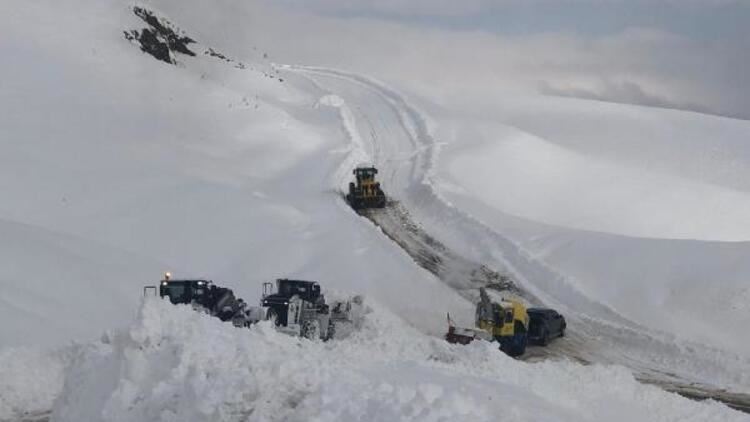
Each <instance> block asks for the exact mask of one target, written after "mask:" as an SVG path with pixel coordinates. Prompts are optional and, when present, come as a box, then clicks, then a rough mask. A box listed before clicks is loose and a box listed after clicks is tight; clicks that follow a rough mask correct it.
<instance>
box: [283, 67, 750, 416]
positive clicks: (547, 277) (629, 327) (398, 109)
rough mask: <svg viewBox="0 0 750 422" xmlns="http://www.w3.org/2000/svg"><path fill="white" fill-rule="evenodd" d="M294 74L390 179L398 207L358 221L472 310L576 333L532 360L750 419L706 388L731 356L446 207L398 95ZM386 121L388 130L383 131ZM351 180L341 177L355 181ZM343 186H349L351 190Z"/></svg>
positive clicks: (416, 117) (747, 403)
mask: <svg viewBox="0 0 750 422" xmlns="http://www.w3.org/2000/svg"><path fill="white" fill-rule="evenodd" d="M287 70H289V71H290V72H292V73H294V74H297V75H300V76H302V77H303V78H306V79H308V80H309V81H310V82H311V83H312V84H313V85H315V86H316V87H318V88H319V89H320V90H321V91H322V92H324V93H330V94H335V95H337V96H340V97H341V98H342V99H343V100H344V103H346V104H353V106H350V105H347V107H349V110H348V111H349V113H348V114H349V116H348V118H347V119H345V118H344V117H343V115H342V126H343V127H344V129H345V132H347V133H348V134H349V136H350V140H351V143H352V148H353V149H352V151H353V152H354V153H355V154H358V155H359V156H369V157H370V159H371V162H372V163H373V164H374V165H376V166H377V167H378V168H380V169H381V170H382V174H383V175H384V176H385V177H384V180H383V182H384V185H383V186H384V190H385V191H386V194H387V195H388V196H389V198H390V199H389V201H388V203H387V205H386V207H385V208H383V209H368V210H360V211H359V212H358V213H359V214H360V215H361V216H362V217H364V218H366V219H367V220H369V221H370V222H371V223H372V224H374V225H376V226H377V227H379V228H380V229H381V230H382V232H383V234H384V235H385V236H387V237H388V238H389V239H391V240H392V241H393V242H394V243H395V244H396V245H398V246H399V247H400V248H401V249H403V250H404V251H405V252H406V253H407V254H409V256H411V258H412V259H413V260H414V261H415V263H416V264H417V265H419V266H421V267H422V268H424V269H425V270H426V271H428V272H430V273H432V274H433V275H434V276H435V277H436V278H438V279H440V280H441V281H443V282H444V283H446V284H447V285H448V286H450V287H452V288H454V289H455V290H456V291H457V292H458V293H459V294H460V295H461V296H463V297H464V298H466V299H468V300H470V301H472V302H474V301H476V300H477V298H478V288H479V287H489V288H491V289H493V290H494V291H496V292H497V294H500V295H502V294H513V295H515V296H518V297H521V298H523V299H524V300H526V301H527V302H528V303H530V304H532V305H535V306H537V305H542V306H544V305H547V306H550V305H551V306H553V307H558V306H560V307H561V308H562V309H563V311H564V312H565V313H566V319H567V320H568V323H569V324H568V327H569V330H568V331H567V332H566V336H565V337H564V338H560V339H557V340H555V341H553V342H552V344H550V346H548V347H530V348H529V349H528V351H527V353H526V355H524V356H523V359H524V360H526V361H529V362H535V361H541V360H546V359H565V360H572V361H576V362H580V363H582V364H592V363H602V364H617V365H622V366H625V367H627V368H629V369H631V370H632V372H633V374H634V376H635V377H636V378H637V379H638V380H640V381H642V382H644V383H649V384H653V385H656V386H659V387H661V388H663V389H665V390H668V391H673V392H676V393H679V394H681V395H683V396H685V397H689V398H691V399H695V400H705V399H713V400H717V401H720V402H723V403H726V404H727V405H729V406H731V407H733V408H735V409H738V410H742V411H748V408H750V395H746V394H738V393H734V392H730V391H727V390H726V389H723V388H721V387H717V386H715V385H709V384H704V383H701V382H700V380H701V379H711V376H710V374H712V373H715V372H721V371H725V367H724V364H723V362H722V359H723V358H724V356H722V357H721V358H719V357H718V356H721V355H717V351H715V350H713V349H705V350H703V349H701V347H702V346H701V345H695V344H690V345H689V347H683V346H681V345H678V344H675V343H674V342H671V341H666V340H663V337H664V336H663V333H657V332H653V331H651V330H649V329H647V328H645V327H642V326H639V325H638V324H635V323H633V322H632V321H630V320H628V319H626V318H623V317H622V316H621V315H619V314H617V312H615V311H614V310H612V309H610V308H608V307H607V306H606V305H604V304H601V303H598V302H596V301H593V300H591V299H589V298H587V297H585V296H583V295H582V294H581V293H580V292H578V291H576V290H575V289H574V288H571V286H570V284H568V283H567V282H566V280H565V276H564V275H562V274H559V273H557V272H556V270H555V269H554V268H551V267H549V266H548V265H547V264H546V263H544V262H541V261H539V260H537V259H535V258H534V256H533V255H532V254H529V253H527V252H525V251H524V250H522V249H521V248H520V247H519V246H518V245H517V244H515V242H513V241H512V240H511V239H509V238H507V237H505V236H504V235H503V234H501V233H495V232H493V231H492V230H490V229H489V228H488V227H486V226H485V225H483V224H482V223H481V222H479V221H477V220H474V219H473V218H472V217H471V216H469V215H466V214H464V213H463V212H462V211H460V210H457V209H455V208H454V207H452V206H450V205H448V204H446V203H445V202H444V201H443V200H442V199H441V197H440V195H439V194H438V193H437V192H435V191H434V189H433V187H432V185H431V183H430V180H429V179H430V177H431V175H432V172H433V166H434V165H435V164H434V163H435V162H436V157H437V153H438V151H439V145H438V143H436V142H435V141H434V139H432V137H431V136H430V134H429V131H428V129H427V123H426V119H425V118H424V117H423V116H421V115H420V114H419V112H418V111H417V110H416V109H414V108H413V107H412V106H410V105H409V104H408V103H407V102H406V100H404V99H403V98H402V97H401V96H399V94H398V93H396V92H395V91H392V90H391V89H390V88H388V87H386V86H384V85H383V84H381V83H379V82H374V81H372V80H370V79H367V78H365V77H362V76H359V75H356V74H350V73H347V72H342V71H339V70H334V69H324V68H308V67H287ZM377 103H380V104H379V105H375V104H377ZM385 121H388V123H387V124H385V126H384V123H383V122H385ZM343 165H344V166H346V165H348V164H347V163H343ZM350 171H351V170H350V169H346V170H345V171H341V172H340V173H341V174H342V175H348V172H350ZM340 182H341V184H342V186H343V184H345V183H346V182H348V180H345V179H342V180H341V181H340ZM394 198H397V199H398V200H395V199H394ZM435 227H439V228H440V230H438V231H439V232H440V234H441V236H443V235H445V233H443V232H445V231H446V230H448V231H449V232H450V234H451V235H452V236H463V238H471V239H472V242H474V243H476V244H477V245H478V246H479V248H480V249H482V250H484V251H489V253H488V254H484V255H482V256H481V259H476V258H474V259H470V258H468V257H467V255H466V254H462V253H459V252H458V251H459V250H462V249H461V246H459V247H458V248H456V246H455V245H454V246H448V245H447V244H446V243H445V242H442V241H440V240H439V239H438V237H437V236H435V235H433V234H432V233H431V230H430V228H435ZM453 243H455V242H453ZM570 303H576V304H577V305H583V306H582V307H580V306H578V307H577V308H572V307H570V306H567V304H570ZM696 349H701V350H703V351H704V352H706V353H699V352H696V351H695V350H696ZM663 356H669V357H679V359H675V360H674V361H676V362H693V361H696V362H698V363H699V365H696V367H700V368H702V369H701V371H702V372H699V373H695V372H694V370H695V369H694V368H692V366H693V365H691V368H685V367H684V365H681V366H680V365H677V364H674V363H669V362H667V363H665V361H664V360H662V358H661V357H663ZM726 357H727V358H732V359H735V363H737V364H738V365H739V367H748V365H750V363H749V362H748V361H746V360H742V359H743V358H742V357H736V356H726Z"/></svg>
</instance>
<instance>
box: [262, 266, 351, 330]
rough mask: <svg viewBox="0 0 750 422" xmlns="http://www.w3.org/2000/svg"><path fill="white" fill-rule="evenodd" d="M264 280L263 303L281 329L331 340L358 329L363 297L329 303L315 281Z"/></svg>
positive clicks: (267, 315) (270, 318)
mask: <svg viewBox="0 0 750 422" xmlns="http://www.w3.org/2000/svg"><path fill="white" fill-rule="evenodd" d="M272 289H273V285H272V284H271V283H263V298H262V299H261V305H262V306H263V307H265V308H268V311H267V313H266V319H269V320H272V321H274V323H275V324H276V327H277V329H279V330H280V331H283V332H286V333H289V334H292V335H298V336H302V337H305V338H308V339H311V340H315V339H322V340H330V339H332V338H334V336H336V335H337V333H338V334H339V336H341V335H343V334H346V333H348V332H349V331H350V330H352V329H353V328H356V325H358V321H359V319H360V317H361V314H362V310H363V307H362V303H363V300H362V297H361V296H354V297H353V298H352V299H350V300H346V301H336V302H333V303H331V304H330V306H329V305H328V304H327V303H326V300H325V296H324V295H323V294H322V293H321V292H320V285H319V284H318V283H317V282H315V281H306V280H289V279H286V278H283V279H278V280H276V291H275V292H272Z"/></svg>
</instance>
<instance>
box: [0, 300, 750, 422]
mask: <svg viewBox="0 0 750 422" xmlns="http://www.w3.org/2000/svg"><path fill="white" fill-rule="evenodd" d="M3 358H5V356H3ZM67 360H68V361H69V362H70V365H69V366H68V367H67V368H66V369H65V371H64V374H65V377H64V379H65V383H64V386H62V388H61V391H60V394H59V397H58V398H57V400H56V401H55V403H54V409H53V412H52V415H51V419H52V420H54V421H60V422H65V421H81V420H97V421H146V420H160V421H204V420H220V421H241V420H251V421H255V420H257V421H268V420H320V421H324V420H362V421H381V420H409V419H416V420H426V421H430V420H434V421H449V420H479V421H485V420H486V421H490V420H497V418H498V417H499V416H501V415H502V417H507V418H509V419H510V420H556V421H598V420H603V419H606V420H619V421H632V420H650V421H673V420H689V421H709V420H716V419H717V418H720V419H722V420H726V421H739V420H746V419H747V418H746V417H745V416H744V415H742V414H741V413H737V412H735V411H732V410H730V409H728V408H726V407H724V406H722V405H720V404H717V403H711V402H700V403H699V402H694V401H690V400H688V399H684V398H682V397H680V396H677V395H674V394H670V393H666V392H664V391H662V390H660V389H658V388H656V387H651V386H645V385H642V384H640V383H638V382H637V381H635V379H634V378H633V377H632V375H630V373H629V372H628V371H627V370H625V369H624V368H620V367H614V366H600V365H593V366H588V367H586V366H582V365H580V364H576V363H572V362H557V363H552V362H544V363H537V364H527V363H523V362H519V361H516V360H513V359H511V358H508V357H507V356H505V355H504V354H503V353H500V352H499V351H497V350H496V347H495V346H494V345H492V344H489V343H480V342H477V343H473V344H471V345H469V346H466V347H463V346H455V345H449V344H447V343H445V342H443V341H442V340H439V339H435V338H432V337H429V336H425V335H424V334H422V333H420V332H419V331H417V330H414V329H412V328H410V327H408V325H406V324H404V322H403V321H402V320H400V319H399V318H398V317H396V316H395V315H393V314H391V313H390V312H388V311H387V310H386V309H385V308H383V307H381V306H379V305H377V304H375V305H373V306H372V309H371V312H370V313H368V314H367V315H366V317H365V322H364V324H363V328H362V330H361V331H359V332H357V333H355V334H354V335H352V336H350V337H348V338H346V339H342V340H336V341H331V342H327V343H323V342H312V341H308V340H304V339H300V338H294V337H289V336H286V335H284V334H281V333H278V332H276V331H275V330H274V329H273V328H272V327H271V326H270V325H269V324H268V323H261V324H258V325H256V326H254V327H252V328H251V329H240V328H235V327H233V326H232V325H231V324H226V323H222V322H220V321H219V320H217V319H215V318H211V317H210V316H208V315H205V314H202V313H198V312H194V311H193V310H192V309H190V308H189V307H188V306H173V305H171V304H169V303H168V302H166V301H161V300H156V299H154V300H147V301H145V302H144V303H143V304H142V305H141V307H140V310H139V313H138V316H137V318H136V319H135V321H134V322H133V323H132V325H131V326H130V327H129V328H128V329H124V330H120V331H115V332H111V333H109V334H107V335H106V336H104V337H103V338H102V340H101V341H100V342H96V343H92V344H89V345H86V346H85V347H79V348H77V349H76V350H75V352H72V353H71V356H70V357H68V358H67ZM46 369H48V370H49V373H48V374H44V373H42V372H41V371H40V372H31V373H29V374H28V375H27V377H26V379H25V380H24V381H23V382H20V383H19V384H18V385H19V386H21V387H22V386H26V385H34V383H36V382H39V381H41V380H44V379H47V378H48V377H50V376H52V377H53V379H60V376H61V374H62V370H61V369H60V368H59V367H58V368H50V367H49V365H48V366H47V367H46ZM15 381H18V380H15ZM7 382H8V381H7V380H6V378H5V377H3V379H2V381H1V382H0V391H6V390H3V388H7V386H6V385H5V384H6V383H7ZM573 386H575V388H573ZM60 387H61V385H60V384H58V383H52V384H49V385H47V391H46V394H43V395H39V396H38V398H37V399H38V400H39V401H41V402H47V403H49V402H50V398H51V396H54V394H53V393H55V390H56V389H58V388H60ZM32 393H36V392H35V391H32V390H31V389H29V390H28V394H32ZM0 403H1V402H0ZM0 409H3V408H2V407H0ZM12 415H13V414H12V413H8V411H7V409H5V413H0V419H3V418H8V417H9V416H12Z"/></svg>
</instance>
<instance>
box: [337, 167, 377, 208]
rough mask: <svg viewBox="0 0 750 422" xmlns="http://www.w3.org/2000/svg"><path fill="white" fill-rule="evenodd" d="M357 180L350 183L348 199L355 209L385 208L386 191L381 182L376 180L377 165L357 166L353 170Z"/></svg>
mask: <svg viewBox="0 0 750 422" xmlns="http://www.w3.org/2000/svg"><path fill="white" fill-rule="evenodd" d="M352 173H353V174H354V178H355V182H356V183H355V182H350V183H349V193H348V194H347V195H346V199H347V201H348V202H349V204H350V205H351V206H352V207H353V208H354V209H364V208H384V207H385V205H386V198H385V193H384V192H383V190H382V189H381V188H380V183H379V182H377V181H375V175H376V174H378V170H377V169H376V168H375V167H357V168H355V169H354V171H353V172H352Z"/></svg>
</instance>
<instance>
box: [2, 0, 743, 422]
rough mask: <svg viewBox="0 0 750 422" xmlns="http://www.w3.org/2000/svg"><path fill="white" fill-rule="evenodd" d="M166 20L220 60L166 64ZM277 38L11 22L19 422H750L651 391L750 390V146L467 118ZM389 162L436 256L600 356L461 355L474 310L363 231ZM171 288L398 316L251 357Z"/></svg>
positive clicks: (198, 51)
mask: <svg viewBox="0 0 750 422" xmlns="http://www.w3.org/2000/svg"><path fill="white" fill-rule="evenodd" d="M134 7H137V8H136V9H134ZM141 7H142V8H143V9H139V8H141ZM138 10H149V11H152V12H153V16H157V17H159V18H158V20H157V22H158V23H159V25H164V26H165V27H167V28H170V30H174V31H175V33H176V34H180V35H181V36H187V37H190V38H191V40H193V41H194V42H191V43H188V44H187V48H188V49H189V51H190V52H192V53H193V54H194V55H191V54H186V53H185V52H184V51H183V52H181V51H179V50H175V49H172V50H171V51H167V55H166V56H162V59H161V60H159V59H157V58H155V57H154V56H152V55H150V54H149V53H148V52H144V51H142V48H141V47H142V46H144V44H143V38H140V42H139V37H141V35H142V34H143V33H144V32H143V31H144V30H147V32H148V31H154V30H156V29H155V27H154V21H150V20H149V18H148V17H145V16H152V15H150V14H149V15H144V14H143V13H140V14H139V13H134V11H138ZM259 10H265V9H264V8H262V7H260V6H258V5H257V4H255V3H253V2H249V3H242V2H231V1H221V2H217V3H215V4H207V3H203V2H196V1H189V2H185V1H179V2H178V1H170V0H158V1H157V0H154V1H148V2H139V3H138V4H134V3H131V2H128V1H120V0H113V1H108V2H94V1H90V0H75V1H73V2H65V3H64V4H63V3H61V2H53V1H39V2H34V3H28V2H23V1H9V2H4V3H3V4H0V24H1V25H2V27H3V36H2V38H0V54H2V56H3V57H5V58H6V60H5V61H4V65H3V66H2V67H0V78H1V79H0V80H2V81H3V82H2V85H1V86H0V127H2V132H1V135H0V164H1V165H0V186H1V187H2V192H3V194H4V195H3V201H2V203H0V317H2V318H3V321H4V322H5V323H4V324H3V325H2V327H0V363H1V365H0V368H1V369H0V420H16V419H18V418H22V417H26V418H29V417H36V418H40V419H46V418H48V417H51V418H52V420H60V421H74V420H76V421H80V420H113V421H114V420H118V421H119V420H122V421H125V420H181V421H184V420H196V421H198V420H206V419H216V420H275V419H278V420H309V419H316V420H344V419H360V420H401V419H417V420H460V419H469V418H472V419H478V420H490V419H495V418H496V417H497V415H498V414H502V415H513V416H512V418H515V419H518V420H601V419H608V420H634V419H643V420H683V419H691V420H717V419H722V420H725V419H726V420H747V418H746V417H745V416H746V415H743V414H741V413H738V412H735V411H733V410H730V409H729V408H727V407H725V406H723V405H721V404H718V403H713V402H706V403H696V402H691V401H689V400H687V399H684V398H681V397H679V396H677V395H674V394H671V393H667V392H665V391H662V390H660V389H658V388H656V387H652V386H646V385H643V384H640V383H638V382H637V381H635V378H634V375H633V374H631V371H635V374H636V375H638V376H639V377H641V376H642V375H643V374H644V373H646V372H649V371H652V372H658V371H670V373H671V374H672V375H673V376H674V377H675V378H677V379H679V380H680V381H683V382H695V383H697V384H700V385H707V386H710V387H713V388H727V389H729V391H731V392H740V393H741V392H743V391H744V392H746V391H747V390H749V389H750V378H748V375H747V374H748V373H750V371H749V370H748V369H749V368H750V343H749V342H748V340H747V339H746V338H744V337H743V333H744V327H746V326H747V324H748V323H750V319H748V312H747V311H748V305H747V302H748V299H750V290H748V287H747V284H746V283H745V282H744V278H745V277H746V275H748V274H750V267H748V266H747V265H746V264H744V261H743V260H742V257H743V256H744V255H745V253H744V252H745V250H746V249H747V248H748V246H747V243H746V242H745V241H746V240H748V235H750V233H748V232H747V228H746V227H745V225H744V224H743V218H742V217H743V216H744V215H745V214H746V213H745V210H746V209H747V207H748V198H747V188H748V186H746V185H747V183H746V182H745V180H746V178H745V177H744V176H745V173H746V172H747V170H746V169H747V168H748V166H747V165H746V164H747V163H746V161H747V159H746V158H748V157H749V156H748V154H749V152H748V151H750V149H748V148H747V147H746V146H745V145H744V141H745V140H746V139H747V135H748V133H749V132H750V124H748V123H747V122H746V121H741V120H733V119H726V118H717V117H708V116H704V115H700V114H696V113H692V112H681V111H665V110H659V109H654V108H646V107H639V106H624V105H612V104H607V103H601V102H597V101H590V100H575V99H560V98H550V97H538V96H518V97H507V98H499V99H492V98H491V99H483V100H482V102H481V104H482V105H481V106H479V105H476V104H475V105H472V104H463V103H460V104H459V103H456V104H454V105H446V104H445V102H444V101H442V100H441V101H440V105H438V102H436V101H433V100H431V99H430V98H428V97H425V96H424V95H420V96H419V97H416V96H415V97H414V98H411V97H409V95H408V92H400V91H401V90H403V89H404V88H406V89H408V87H403V86H400V87H399V90H396V89H393V88H390V87H389V86H388V85H386V84H384V83H381V82H376V81H375V80H374V79H372V77H373V76H374V77H377V76H378V75H359V74H356V73H352V72H347V71H342V70H333V69H327V68H321V67H314V66H306V65H309V64H310V63H293V64H290V65H282V64H276V63H274V62H273V61H272V58H273V56H274V51H273V49H274V40H273V39H268V38H265V39H255V38H253V36H252V35H254V34H255V33H254V32H253V31H250V30H248V29H247V28H245V27H244V26H243V22H252V21H254V20H258V19H260V17H259V16H257V15H255V14H254V13H256V12H258V11H259ZM165 19H168V21H167V20H165ZM289 22H297V21H296V20H295V19H294V18H290V20H289ZM157 38H158V37H157ZM143 49H145V50H148V48H147V47H144V48H143ZM151 52H152V53H153V51H151ZM162 52H163V51H162ZM316 64H317V63H316ZM360 162H371V163H374V164H375V165H377V166H378V167H379V168H380V169H381V173H380V175H381V176H382V180H383V186H384V187H385V189H386V192H387V193H388V194H389V195H391V196H392V197H393V199H395V200H397V201H399V202H400V204H402V205H403V206H404V207H405V208H406V209H408V210H409V212H410V213H411V215H412V217H413V219H414V221H416V222H417V223H418V224H419V225H420V227H421V229H422V230H425V231H426V232H428V233H430V234H431V235H432V236H434V237H435V239H437V240H439V241H440V242H442V244H444V245H445V246H446V247H448V248H450V249H451V250H452V251H454V252H455V253H457V254H458V255H461V256H462V257H465V258H466V259H469V260H472V261H475V262H479V263H484V264H486V265H488V266H490V267H492V268H494V269H496V270H498V271H501V272H503V273H504V274H508V275H509V276H510V277H512V278H513V279H514V280H515V281H516V282H517V283H518V285H519V286H520V287H522V288H523V289H524V290H526V291H528V292H529V293H530V294H531V295H533V296H535V297H537V298H539V299H540V300H541V301H543V302H544V303H547V304H548V305H551V306H555V307H558V308H559V309H561V310H562V311H563V312H564V313H566V315H569V316H570V317H571V322H572V324H571V331H572V332H573V333H575V332H576V329H577V328H576V324H579V325H578V327H579V328H578V332H579V335H578V336H575V335H574V336H573V338H572V339H568V338H566V339H563V340H560V342H561V344H562V346H563V347H562V348H561V350H566V348H577V347H579V346H580V348H581V349H580V350H581V354H580V355H579V354H576V355H571V356H569V357H568V358H564V359H562V360H559V359H554V360H548V361H544V362H539V363H526V362H521V361H515V360H512V359H510V358H507V357H506V356H504V355H502V354H500V353H498V352H496V351H495V350H494V348H492V347H491V346H489V345H478V344H477V345H472V346H471V347H466V348H461V347H457V346H450V345H447V344H443V342H442V340H441V339H440V338H439V336H440V335H441V334H442V332H443V330H444V329H445V313H446V312H448V311H450V312H451V315H452V316H454V318H455V319H457V320H458V321H459V322H462V323H465V324H469V323H471V321H472V319H473V304H472V303H471V302H470V301H469V300H467V299H466V297H465V295H462V294H461V292H458V291H456V290H455V289H454V288H452V287H451V286H450V285H448V284H446V283H444V282H443V281H441V280H440V279H439V278H437V277H435V276H434V275H433V274H432V273H430V272H429V271H427V270H425V269H423V268H421V267H420V266H418V265H417V264H416V263H415V261H414V260H413V259H412V258H411V257H410V256H409V255H408V254H407V252H405V251H404V250H402V249H400V248H399V247H398V246H397V245H396V244H395V243H393V242H392V241H391V240H390V239H389V238H388V237H387V236H385V235H384V234H383V232H382V231H381V229H380V228H379V227H377V226H375V225H373V224H372V223H371V222H369V221H367V220H365V219H363V218H361V217H359V216H358V215H356V214H355V213H353V212H352V211H351V210H350V209H349V207H348V206H347V205H346V204H345V203H344V201H343V200H342V198H341V195H340V191H341V189H343V188H344V187H345V185H346V184H347V183H348V181H349V178H350V176H351V169H352V167H353V166H355V165H356V164H358V163H360ZM166 270H170V271H172V272H173V273H175V275H177V276H205V277H209V278H213V279H214V280H215V281H217V282H218V283H220V284H223V285H226V286H228V287H231V288H232V289H234V291H235V292H236V293H237V294H238V295H239V296H241V297H244V298H245V299H246V300H248V301H249V302H256V301H257V300H258V299H259V295H260V286H261V283H262V282H264V281H269V280H272V279H275V278H278V277H284V276H290V277H300V278H305V279H315V280H319V281H320V282H321V284H322V285H323V286H324V288H327V289H331V290H337V291H343V292H352V293H361V294H363V295H365V297H366V298H367V300H368V302H369V303H371V304H372V305H371V306H372V312H371V313H370V314H368V317H367V320H366V321H367V323H366V327H365V329H363V331H362V332H360V333H358V334H357V335H355V336H354V337H352V338H349V339H345V340H342V341H340V342H335V343H330V344H322V343H314V342H309V341H306V340H299V339H294V338H291V337H286V336H283V335H281V334H278V333H276V332H274V331H273V330H271V329H270V327H269V326H266V325H264V324H260V325H259V326H257V327H254V328H253V329H251V330H238V329H235V328H234V327H232V326H231V325H224V324H221V323H219V322H218V321H214V320H211V319H209V318H208V317H206V316H204V315H199V314H197V313H192V312H190V311H189V310H188V309H186V308H185V309H184V308H181V307H172V306H167V305H165V304H164V303H161V302H159V301H145V302H144V303H141V288H142V286H143V285H145V284H153V283H154V281H155V280H157V279H158V278H159V277H160V276H161V273H162V272H163V271H166ZM601 327H605V328H601ZM592 330H594V331H592ZM596 330H606V331H607V332H604V331H601V332H597V331H596ZM610 330H611V331H613V332H617V333H619V334H617V336H615V337H616V338H615V337H613V338H615V340H616V341H614V340H613V342H612V343H611V344H610V343H606V341H609V340H610V337H607V336H610V335H612V334H611V333H609V331H610ZM633 333H636V334H633ZM613 336H614V335H613ZM599 337H603V338H605V340H606V341H605V342H601V341H599V342H597V339H598V338H599ZM73 341H75V343H71V342H73ZM490 349H493V350H490ZM594 349H596V351H594ZM623 356H627V357H623ZM584 357H585V358H587V359H588V360H589V361H590V363H593V365H590V366H583V365H581V364H579V363H574V362H573V361H572V359H582V360H583V359H584ZM691 365H692V367H690V366H691ZM686 366H687V367H686ZM578 387H580V389H579V388H578ZM50 412H51V413H50Z"/></svg>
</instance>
